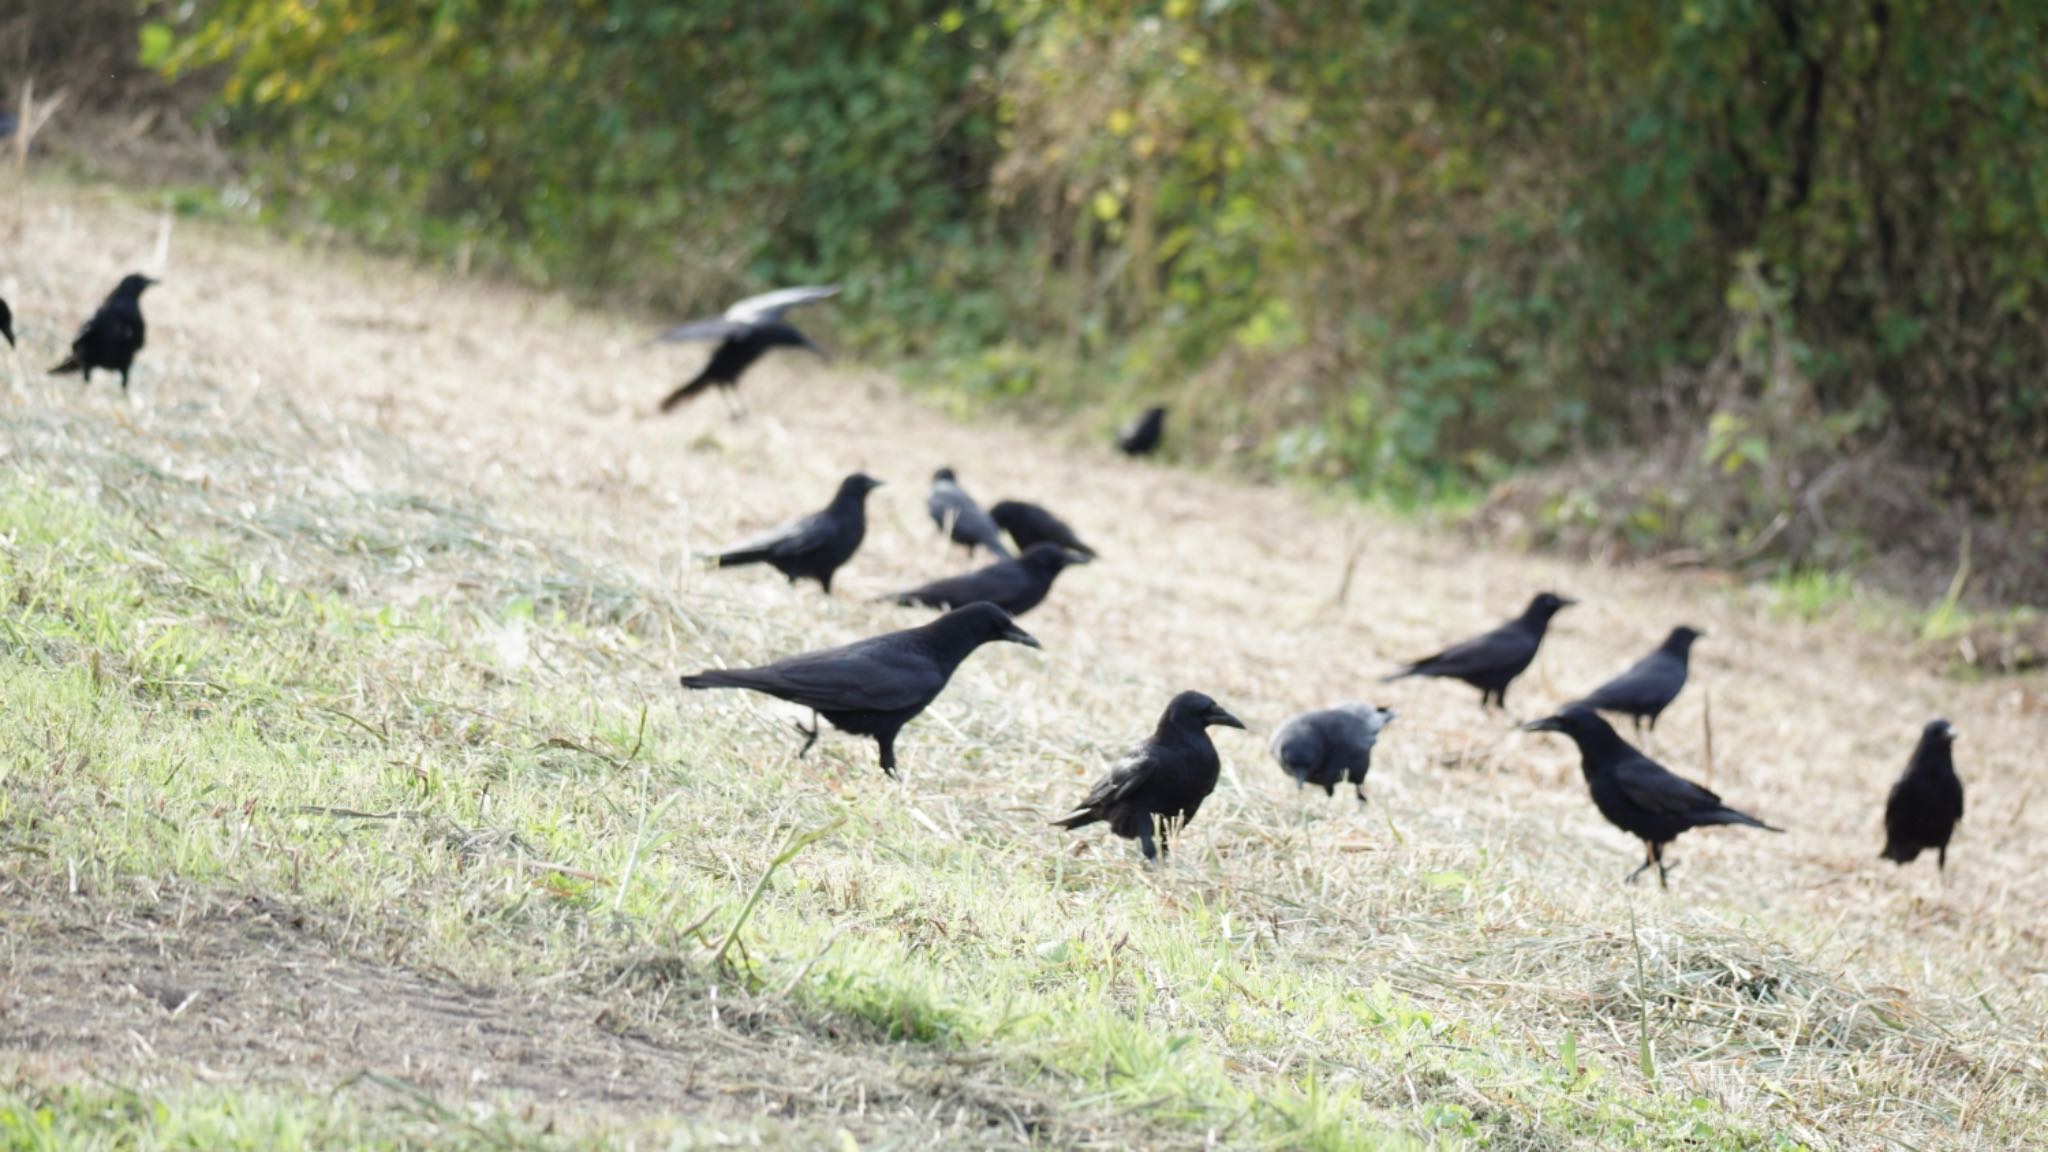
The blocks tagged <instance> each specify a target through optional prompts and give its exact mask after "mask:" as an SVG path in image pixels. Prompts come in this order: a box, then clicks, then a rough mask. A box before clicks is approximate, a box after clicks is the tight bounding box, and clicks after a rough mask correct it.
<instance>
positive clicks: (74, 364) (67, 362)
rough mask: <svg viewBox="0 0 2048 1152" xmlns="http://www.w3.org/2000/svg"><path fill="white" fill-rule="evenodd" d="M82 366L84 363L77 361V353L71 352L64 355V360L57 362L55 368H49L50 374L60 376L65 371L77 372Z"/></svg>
mask: <svg viewBox="0 0 2048 1152" xmlns="http://www.w3.org/2000/svg"><path fill="white" fill-rule="evenodd" d="M84 367H85V365H83V364H80V363H79V362H78V353H76V352H73V353H72V354H71V355H69V356H66V357H65V358H64V362H63V363H62V364H59V365H57V366H56V367H55V368H52V369H50V375H52V376H62V375H64V374H65V373H67V372H77V371H79V370H81V369H83V368H84Z"/></svg>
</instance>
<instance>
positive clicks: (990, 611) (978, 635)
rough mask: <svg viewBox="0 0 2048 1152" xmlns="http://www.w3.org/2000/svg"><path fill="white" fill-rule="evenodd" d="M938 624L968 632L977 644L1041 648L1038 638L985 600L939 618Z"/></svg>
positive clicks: (1006, 613) (954, 610) (977, 601)
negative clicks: (995, 642)
mask: <svg viewBox="0 0 2048 1152" xmlns="http://www.w3.org/2000/svg"><path fill="white" fill-rule="evenodd" d="M937 623H938V624H940V625H947V626H952V627H959V628H964V629H966V630H968V631H969V632H970V633H971V634H972V635H973V636H974V638H975V640H976V641H977V642H979V643H983V644H988V643H992V642H994V641H997V640H1002V641H1006V642H1008V643H1011V644H1022V645H1024V646H1025V647H1026V648H1041V647H1043V645H1041V644H1040V643H1039V642H1038V637H1036V636H1033V635H1032V634H1031V633H1029V632H1026V631H1025V630H1023V629H1022V628H1019V627H1017V622H1016V621H1015V620H1012V619H1010V614H1009V613H1008V612H1005V611H1003V610H1002V609H1001V608H998V607H996V606H995V605H993V604H990V603H989V602H988V601H986V600H976V601H975V602H974V603H972V604H968V605H964V606H962V607H959V608H955V609H953V610H952V611H951V612H948V613H946V614H945V615H944V616H941V617H939V619H938V621H937Z"/></svg>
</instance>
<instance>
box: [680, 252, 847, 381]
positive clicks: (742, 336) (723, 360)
mask: <svg viewBox="0 0 2048 1152" xmlns="http://www.w3.org/2000/svg"><path fill="white" fill-rule="evenodd" d="M838 294H839V286H838V285H837V284H828V285H825V286H823V287H820V288H783V289H780V290H778V291H775V292H764V293H762V294H761V295H759V296H749V297H747V298H746V299H745V300H742V301H740V302H739V303H737V304H735V305H733V306H732V307H730V308H727V309H726V310H725V315H723V316H720V317H718V318H716V319H713V320H692V321H690V322H689V323H688V324H682V325H678V326H677V327H674V328H671V329H669V330H668V331H666V332H663V333H662V334H661V335H659V336H656V337H655V340H656V341H658V342H660V343H664V344H677V343H682V342H685V341H693V340H716V341H718V347H717V348H715V349H713V350H712V353H711V359H710V361H709V362H707V363H706V364H705V365H704V367H703V369H702V370H700V371H699V372H698V373H697V374H696V375H695V376H693V377H691V378H690V379H689V380H687V381H685V382H683V384H681V385H680V386H678V387H677V388H676V390H675V391H673V392H670V393H669V394H668V395H667V396H666V397H664V398H663V399H662V402H661V410H662V411H663V412H672V411H674V410H675V409H676V407H677V406H679V405H681V404H682V403H683V402H684V401H685V400H689V399H692V398H694V397H696V396H698V395H700V394H701V393H703V391H704V390H705V389H707V388H711V387H714V386H716V387H718V388H721V389H724V390H726V392H727V393H728V394H730V392H731V390H732V389H734V388H737V387H738V386H739V382H740V377H741V376H743V375H745V374H746V371H747V369H749V368H752V367H753V366H754V361H756V360H759V359H760V358H761V357H763V356H765V355H767V354H768V353H769V352H770V351H771V350H773V349H776V348H802V349H805V350H807V351H810V352H813V353H816V354H817V355H819V356H823V355H825V350H824V349H823V348H820V347H818V346H817V345H816V344H813V343H811V338H810V337H808V336H806V335H804V334H803V333H802V332H799V331H797V329H796V326H795V325H793V324H790V323H788V322H786V321H785V320H783V318H782V317H783V315H784V314H785V313H787V312H788V311H789V310H790V309H791V308H794V307H796V306H797V305H799V304H808V303H810V302H811V301H813V300H823V299H825V298H827V297H830V296H837V295H838Z"/></svg>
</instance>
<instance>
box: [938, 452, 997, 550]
mask: <svg viewBox="0 0 2048 1152" xmlns="http://www.w3.org/2000/svg"><path fill="white" fill-rule="evenodd" d="M924 507H925V511H927V512H929V513H931V515H932V523H934V524H936V525H938V526H939V531H941V532H944V533H946V534H947V535H949V536H951V537H952V539H953V543H955V544H961V545H965V546H966V548H967V554H968V555H970V556H972V555H973V554H974V550H975V549H976V548H986V549H988V550H989V551H991V552H993V553H995V554H996V555H998V556H1001V557H1003V558H1004V559H1006V560H1007V559H1009V557H1010V550H1009V549H1008V548H1006V547H1004V546H1003V533H1002V530H1001V529H999V528H997V527H996V522H995V521H994V520H991V519H989V516H988V513H986V512H983V511H982V510H981V505H979V504H976V503H975V502H974V497H972V496H969V495H968V494H967V490H966V489H965V488H962V487H960V481H959V479H958V478H956V477H955V476H954V475H953V470H952V469H951V468H941V469H939V470H938V471H937V472H934V473H932V490H931V493H930V494H929V495H927V496H926V497H925V498H924Z"/></svg>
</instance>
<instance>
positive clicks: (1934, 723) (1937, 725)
mask: <svg viewBox="0 0 2048 1152" xmlns="http://www.w3.org/2000/svg"><path fill="white" fill-rule="evenodd" d="M1958 735H1960V733H1958V732H1957V731H1956V726H1955V725H1953V724H1951V723H1949V722H1948V721H1946V720H1929V721H1928V722H1927V727H1926V729H1925V730H1924V731H1922V733H1921V739H1923V740H1939V741H1941V742H1942V743H1943V744H1953V743H1955V742H1956V737H1957V736H1958Z"/></svg>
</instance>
